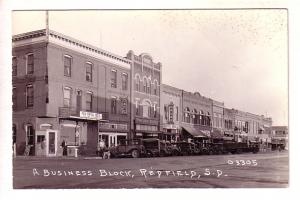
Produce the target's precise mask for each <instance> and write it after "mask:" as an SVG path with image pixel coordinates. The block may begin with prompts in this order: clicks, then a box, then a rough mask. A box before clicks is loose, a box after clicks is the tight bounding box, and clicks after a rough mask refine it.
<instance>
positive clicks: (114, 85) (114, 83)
mask: <svg viewBox="0 0 300 200" xmlns="http://www.w3.org/2000/svg"><path fill="white" fill-rule="evenodd" d="M110 80H111V87H112V88H117V70H114V69H113V70H111V72H110Z"/></svg>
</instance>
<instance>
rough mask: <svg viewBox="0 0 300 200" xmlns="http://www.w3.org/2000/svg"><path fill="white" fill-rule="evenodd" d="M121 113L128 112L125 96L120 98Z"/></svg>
mask: <svg viewBox="0 0 300 200" xmlns="http://www.w3.org/2000/svg"><path fill="white" fill-rule="evenodd" d="M120 101H121V114H123V115H126V114H127V113H128V109H127V108H128V100H127V99H126V98H121V99H120Z"/></svg>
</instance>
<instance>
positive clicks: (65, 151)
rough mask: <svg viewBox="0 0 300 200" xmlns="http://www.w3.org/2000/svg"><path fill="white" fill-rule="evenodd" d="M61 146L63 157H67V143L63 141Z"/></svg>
mask: <svg viewBox="0 0 300 200" xmlns="http://www.w3.org/2000/svg"><path fill="white" fill-rule="evenodd" d="M61 146H62V148H63V156H66V155H67V152H68V151H67V142H66V141H65V140H63V141H62V143H61Z"/></svg>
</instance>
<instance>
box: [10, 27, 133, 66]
mask: <svg viewBox="0 0 300 200" xmlns="http://www.w3.org/2000/svg"><path fill="white" fill-rule="evenodd" d="M40 36H46V29H40V30H36V31H31V32H26V33H21V34H17V35H13V36H12V42H16V41H20V40H24V39H28V38H36V37H40ZM49 37H54V38H61V39H62V40H64V41H66V42H70V43H73V44H75V45H78V46H79V47H82V48H84V49H88V50H91V51H93V52H95V53H98V54H101V55H103V56H106V57H109V58H112V59H115V60H119V61H121V62H123V63H126V64H131V60H129V59H127V58H124V57H122V56H119V55H117V54H114V53H111V52H108V51H105V50H103V49H101V48H98V47H96V46H93V45H90V44H87V43H84V42H82V41H80V40H77V39H75V38H72V37H70V36H67V35H64V34H62V33H59V32H56V31H53V30H49ZM48 41H49V38H48Z"/></svg>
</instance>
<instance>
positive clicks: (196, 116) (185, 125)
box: [181, 90, 212, 140]
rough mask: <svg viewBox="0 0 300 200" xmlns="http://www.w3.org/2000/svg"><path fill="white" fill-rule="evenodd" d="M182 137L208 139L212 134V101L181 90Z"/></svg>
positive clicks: (198, 94)
mask: <svg viewBox="0 0 300 200" xmlns="http://www.w3.org/2000/svg"><path fill="white" fill-rule="evenodd" d="M182 112H183V113H182V122H181V127H182V137H183V139H185V140H186V139H188V138H202V137H210V133H211V132H212V113H211V112H212V100H211V99H210V98H207V97H204V96H202V95H200V93H199V92H195V93H191V92H187V91H184V90H182Z"/></svg>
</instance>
